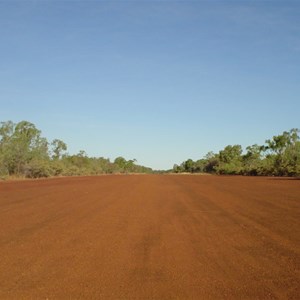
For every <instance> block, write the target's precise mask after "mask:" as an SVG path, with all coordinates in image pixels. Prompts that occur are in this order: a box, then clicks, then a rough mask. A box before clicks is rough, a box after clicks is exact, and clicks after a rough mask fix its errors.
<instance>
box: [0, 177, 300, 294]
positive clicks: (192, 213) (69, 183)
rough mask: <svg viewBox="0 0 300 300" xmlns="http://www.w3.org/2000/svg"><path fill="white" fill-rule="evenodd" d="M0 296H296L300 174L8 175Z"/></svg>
mask: <svg viewBox="0 0 300 300" xmlns="http://www.w3.org/2000/svg"><path fill="white" fill-rule="evenodd" d="M0 258H1V259H0V299H299V297H300V180H289V179H277V178H249V177H217V176H172V175H168V176H167V175H144V176H143V175H132V176H125V175H124V176H100V177H80V178H61V179H49V180H38V181H20V182H1V183H0Z"/></svg>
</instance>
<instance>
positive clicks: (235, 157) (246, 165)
mask: <svg viewBox="0 0 300 300" xmlns="http://www.w3.org/2000/svg"><path fill="white" fill-rule="evenodd" d="M172 171H173V172H175V173H182V172H188V173H214V174H230V175H264V176H300V140H299V129H291V130H290V131H284V132H283V133H282V134H280V135H277V136H273V138H272V139H268V140H266V141H265V144H264V145H257V144H255V145H252V146H249V147H247V148H246V151H245V152H243V149H242V147H241V146H240V145H233V146H232V145H228V146H226V147H225V148H224V149H223V150H221V151H219V153H213V152H209V153H208V154H207V155H206V156H205V157H204V158H202V159H199V160H197V161H193V160H192V159H188V160H186V161H184V162H183V163H182V164H180V165H174V167H173V170H172Z"/></svg>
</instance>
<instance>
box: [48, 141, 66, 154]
mask: <svg viewBox="0 0 300 300" xmlns="http://www.w3.org/2000/svg"><path fill="white" fill-rule="evenodd" d="M51 146H52V147H53V149H52V153H53V154H52V158H53V159H60V158H61V157H62V155H63V153H64V151H66V150H67V144H66V143H64V142H63V141H62V140H59V139H55V140H53V141H52V143H51Z"/></svg>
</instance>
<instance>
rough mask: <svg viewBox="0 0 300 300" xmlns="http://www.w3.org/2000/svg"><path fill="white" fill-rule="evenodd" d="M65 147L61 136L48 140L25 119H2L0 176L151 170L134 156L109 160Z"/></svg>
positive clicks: (33, 176) (67, 174) (41, 175)
mask: <svg viewBox="0 0 300 300" xmlns="http://www.w3.org/2000/svg"><path fill="white" fill-rule="evenodd" d="M49 146H50V149H49ZM66 150H67V145H66V144H65V143H64V142H63V141H62V140H59V139H55V140H53V141H52V142H51V143H50V144H49V143H48V141H47V139H46V138H44V137H41V131H40V130H38V129H37V128H36V127H35V125H34V124H32V123H30V122H28V121H21V122H19V123H17V124H15V123H13V122H12V121H8V122H1V123H0V178H6V177H7V176H20V177H28V178H40V177H49V176H73V175H97V174H111V173H133V172H135V173H150V172H152V170H151V169H150V168H146V167H143V166H139V165H137V164H136V160H135V159H131V160H128V161H127V160H126V159H125V158H123V157H118V158H116V159H115V162H114V163H112V162H110V160H109V159H108V158H103V157H98V158H97V157H88V155H87V154H86V153H85V152H84V151H83V150H81V151H79V153H78V154H75V155H68V154H67V153H66Z"/></svg>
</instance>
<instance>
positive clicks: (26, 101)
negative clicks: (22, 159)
mask: <svg viewBox="0 0 300 300" xmlns="http://www.w3.org/2000/svg"><path fill="white" fill-rule="evenodd" d="M299 16H300V2H299V1H38V0H36V1H0V121H7V120H12V121H14V122H19V121H21V120H27V121H30V122H32V123H34V124H35V125H36V126H37V128H39V129H40V130H41V131H42V134H43V136H45V137H47V139H48V140H53V139H55V138H59V139H62V140H64V141H65V142H66V143H67V144H68V151H69V153H72V154H73V153H77V152H78V151H79V150H81V149H83V150H85V151H86V152H87V153H88V155H90V156H103V157H109V158H111V159H114V158H115V157H117V156H120V155H121V156H124V157H125V158H126V159H132V158H135V159H137V160H138V163H140V164H143V165H146V166H149V167H152V168H155V169H168V168H172V166H173V164H174V163H181V162H182V161H183V160H186V159H188V158H192V159H199V158H201V157H203V156H204V155H205V154H206V153H207V152H208V151H210V150H212V151H214V152H218V151H219V150H221V149H223V148H224V147H225V146H226V145H229V144H231V145H233V144H241V145H242V146H243V147H244V148H245V147H246V146H248V145H252V144H254V143H258V144H263V143H264V141H265V139H267V138H271V137H272V136H273V135H276V134H280V133H282V132H283V131H284V130H289V129H291V128H295V127H297V128H300V117H299V115H300V99H299V98H300V17H299Z"/></svg>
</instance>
